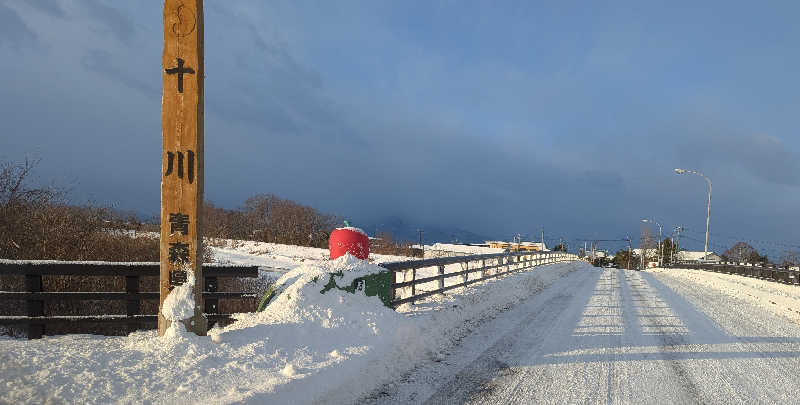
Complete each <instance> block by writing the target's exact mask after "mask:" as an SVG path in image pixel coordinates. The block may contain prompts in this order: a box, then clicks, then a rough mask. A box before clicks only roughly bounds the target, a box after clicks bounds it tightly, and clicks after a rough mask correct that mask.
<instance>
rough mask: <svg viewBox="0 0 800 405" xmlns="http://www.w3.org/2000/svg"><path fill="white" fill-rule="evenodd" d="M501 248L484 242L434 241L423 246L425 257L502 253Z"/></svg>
mask: <svg viewBox="0 0 800 405" xmlns="http://www.w3.org/2000/svg"><path fill="white" fill-rule="evenodd" d="M502 252H503V249H497V248H491V247H489V245H486V244H472V245H459V244H453V243H434V244H433V245H427V246H425V258H426V259H430V258H434V257H452V256H469V255H485V254H489V253H502Z"/></svg>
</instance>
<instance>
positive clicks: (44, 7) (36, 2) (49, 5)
mask: <svg viewBox="0 0 800 405" xmlns="http://www.w3.org/2000/svg"><path fill="white" fill-rule="evenodd" d="M25 4H27V5H29V6H31V7H33V8H35V9H37V10H39V11H41V12H43V13H45V14H47V15H49V16H51V17H57V18H64V17H66V16H67V14H66V13H65V12H64V9H63V8H61V6H60V5H59V4H58V1H56V0H27V1H26V2H25Z"/></svg>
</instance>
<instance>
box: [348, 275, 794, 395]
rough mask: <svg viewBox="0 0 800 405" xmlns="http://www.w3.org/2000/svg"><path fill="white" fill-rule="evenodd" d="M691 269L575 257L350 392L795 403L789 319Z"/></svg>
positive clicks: (771, 294) (746, 281) (746, 280)
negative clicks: (384, 378)
mask: <svg viewBox="0 0 800 405" xmlns="http://www.w3.org/2000/svg"><path fill="white" fill-rule="evenodd" d="M698 276H699V277H701V278H705V275H703V274H699V275H698ZM697 280H698V279H697V278H689V277H687V274H685V273H682V272H674V273H673V272H672V271H671V270H664V271H660V270H659V271H652V272H651V271H645V272H638V271H632V270H617V269H595V268H586V267H582V268H580V269H578V270H577V271H574V272H571V273H569V274H567V275H565V276H564V277H563V278H560V279H558V280H556V282H555V283H553V284H552V286H551V287H549V288H547V289H545V290H543V291H542V292H540V293H539V294H536V295H534V296H532V297H531V298H530V299H528V300H525V301H523V302H521V303H519V304H518V305H516V306H514V307H512V308H510V309H509V310H508V311H505V312H502V313H499V314H498V315H497V316H495V317H493V318H492V319H490V320H488V321H487V322H485V323H484V324H481V325H477V327H476V328H475V329H474V330H473V331H472V333H470V334H469V335H468V336H466V337H465V338H464V339H463V340H462V341H461V342H460V343H459V344H458V345H455V346H453V347H452V348H451V349H450V350H448V351H446V352H444V353H443V356H442V358H441V360H440V361H435V362H422V363H420V364H419V365H418V366H417V367H415V369H414V370H412V371H411V372H409V373H407V374H406V375H404V376H403V377H402V378H400V379H397V380H395V381H393V382H392V383H390V384H385V385H383V386H381V387H379V388H377V389H375V390H373V391H372V392H371V393H370V394H368V395H366V396H364V397H362V398H361V399H360V400H359V403H362V404H372V403H375V404H407V403H424V404H462V403H467V404H497V403H502V404H507V403H512V404H565V403H592V404H594V403H609V404H611V403H613V404H642V403H646V404H650V403H652V404H695V403H708V404H753V403H770V404H788V403H797V402H798V397H800V388H799V387H800V377H798V375H797V373H796V370H797V369H798V368H800V324H798V323H797V322H796V321H794V320H792V319H790V318H787V317H785V316H784V315H785V314H777V313H773V312H770V311H765V310H764V308H763V307H761V306H758V305H756V304H755V303H754V302H753V301H751V300H748V299H739V298H737V297H735V296H732V295H729V294H728V293H726V292H725V290H724V289H720V288H709V287H707V286H705V285H703V284H698V283H697V282H696V281H697ZM749 281H753V283H752V284H750V283H749ZM757 281H759V280H749V279H743V280H737V282H741V283H743V284H745V285H746V287H748V288H751V287H752V285H753V284H760V283H758V282H757ZM781 287H782V286H781ZM786 287H791V286H786ZM758 288H760V287H758ZM794 288H798V287H796V286H795V287H794ZM778 290H780V289H778ZM763 293H764V294H766V295H770V296H776V295H777V296H780V295H782V294H784V292H770V291H769V290H768V288H766V287H765V288H764V291H763ZM788 294H790V295H792V296H794V297H797V296H798V292H789V293H788ZM745 296H746V295H745Z"/></svg>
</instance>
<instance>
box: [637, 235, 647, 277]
mask: <svg viewBox="0 0 800 405" xmlns="http://www.w3.org/2000/svg"><path fill="white" fill-rule="evenodd" d="M646 242H647V241H646V240H645V239H644V236H642V242H641V244H640V245H639V246H640V247H641V248H642V255H641V256H640V257H641V259H642V264H640V265H639V270H644V256H645V254H646V252H647V250H646V249H647V248H646V247H645V243H646Z"/></svg>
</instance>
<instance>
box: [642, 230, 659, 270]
mask: <svg viewBox="0 0 800 405" xmlns="http://www.w3.org/2000/svg"><path fill="white" fill-rule="evenodd" d="M642 222H645V223H648V222H649V223H654V224H656V225H658V267H661V266H663V265H664V246H663V245H662V244H661V224H659V223H658V222H656V221H654V220H652V219H647V218H645V219H643V220H642Z"/></svg>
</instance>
